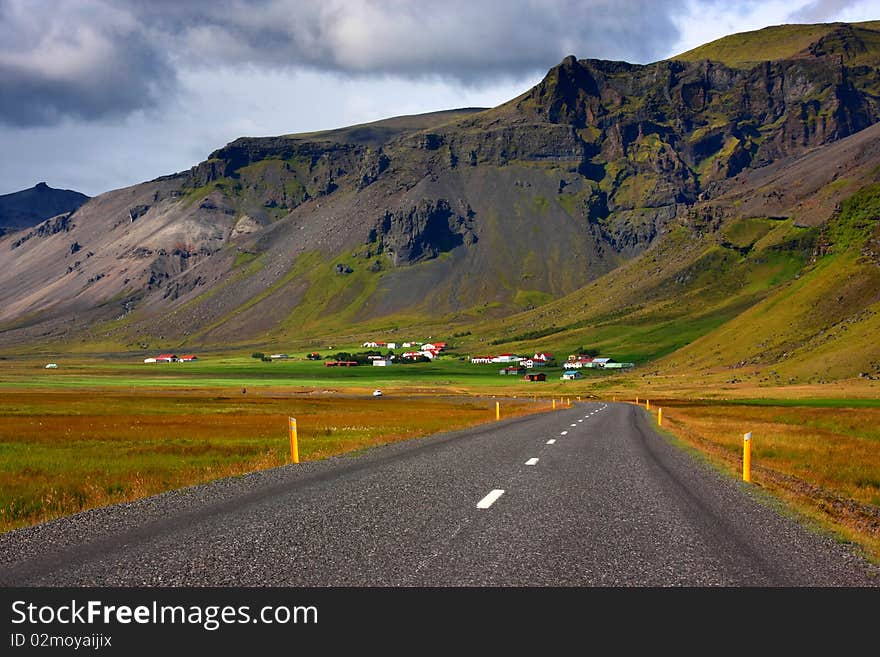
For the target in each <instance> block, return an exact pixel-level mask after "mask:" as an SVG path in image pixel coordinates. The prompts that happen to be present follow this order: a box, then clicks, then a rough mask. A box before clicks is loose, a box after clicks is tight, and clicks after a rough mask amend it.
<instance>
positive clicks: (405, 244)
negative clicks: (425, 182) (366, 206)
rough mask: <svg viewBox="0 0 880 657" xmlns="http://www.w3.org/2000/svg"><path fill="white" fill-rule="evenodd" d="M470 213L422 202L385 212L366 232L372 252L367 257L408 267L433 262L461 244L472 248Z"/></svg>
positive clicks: (443, 201)
mask: <svg viewBox="0 0 880 657" xmlns="http://www.w3.org/2000/svg"><path fill="white" fill-rule="evenodd" d="M473 217H474V215H473V212H472V211H471V210H470V208H464V211H463V212H456V211H454V210H453V209H452V207H451V206H450V204H449V201H447V200H446V199H437V200H433V199H423V200H422V201H420V202H419V203H418V204H416V205H414V206H412V207H409V208H406V209H402V210H396V211H391V210H386V211H385V214H384V215H383V216H382V217H381V218H380V219H379V222H378V224H377V225H376V227H375V228H374V229H373V230H372V231H371V232H370V244H371V245H374V246H375V251H372V250H371V251H368V252H367V253H366V256H367V257H372V256H373V255H374V252H375V254H379V253H383V254H385V255H386V256H388V258H389V259H390V260H391V261H392V263H393V264H394V265H402V264H409V263H413V262H417V261H419V260H428V259H431V258H436V257H437V256H438V255H440V254H441V253H445V252H447V251H451V250H452V249H454V248H456V247H457V246H461V245H463V244H473V243H475V242H476V241H477V236H476V234H475V233H474V231H473Z"/></svg>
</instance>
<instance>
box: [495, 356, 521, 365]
mask: <svg viewBox="0 0 880 657" xmlns="http://www.w3.org/2000/svg"><path fill="white" fill-rule="evenodd" d="M521 360H522V358H520V357H519V356H517V355H516V354H499V355H498V356H495V358H493V359H492V362H493V363H518V362H520V361H521Z"/></svg>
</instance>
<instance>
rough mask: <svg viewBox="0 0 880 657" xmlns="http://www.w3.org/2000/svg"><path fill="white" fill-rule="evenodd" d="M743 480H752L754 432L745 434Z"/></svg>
mask: <svg viewBox="0 0 880 657" xmlns="http://www.w3.org/2000/svg"><path fill="white" fill-rule="evenodd" d="M743 481H746V482H749V483H751V481H752V432H751V431H749V432H748V433H744V434H743Z"/></svg>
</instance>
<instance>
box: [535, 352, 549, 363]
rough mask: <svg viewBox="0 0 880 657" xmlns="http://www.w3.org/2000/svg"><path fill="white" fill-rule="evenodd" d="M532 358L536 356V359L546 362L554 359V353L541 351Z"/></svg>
mask: <svg viewBox="0 0 880 657" xmlns="http://www.w3.org/2000/svg"><path fill="white" fill-rule="evenodd" d="M532 358H534V359H535V360H543V361H545V362H546V361H548V360H553V354H551V353H550V352H549V351H539V352H538V353H536V354H535V355H534V356H532Z"/></svg>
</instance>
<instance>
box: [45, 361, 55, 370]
mask: <svg viewBox="0 0 880 657" xmlns="http://www.w3.org/2000/svg"><path fill="white" fill-rule="evenodd" d="M46 369H47V370H57V369H58V363H46Z"/></svg>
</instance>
